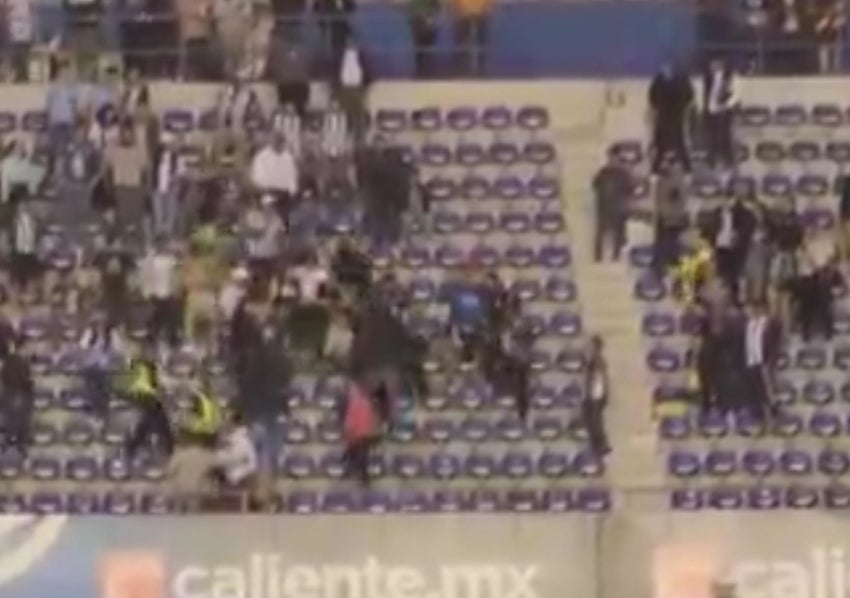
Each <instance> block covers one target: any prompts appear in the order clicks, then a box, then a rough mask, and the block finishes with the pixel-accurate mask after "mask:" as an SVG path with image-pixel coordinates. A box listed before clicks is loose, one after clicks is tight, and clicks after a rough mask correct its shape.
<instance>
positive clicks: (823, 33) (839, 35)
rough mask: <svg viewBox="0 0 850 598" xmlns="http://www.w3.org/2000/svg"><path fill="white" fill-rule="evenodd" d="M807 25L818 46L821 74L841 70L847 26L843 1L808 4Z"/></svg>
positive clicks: (818, 1)
mask: <svg viewBox="0 0 850 598" xmlns="http://www.w3.org/2000/svg"><path fill="white" fill-rule="evenodd" d="M807 8H808V10H809V13H810V14H808V15H806V16H807V19H806V20H807V21H809V22H808V23H806V24H807V25H808V26H809V28H810V29H811V31H810V34H811V36H812V37H813V38H814V39H815V40H816V41H817V44H818V67H819V69H820V72H821V73H834V72H837V71H840V70H841V53H842V50H843V46H842V42H843V39H844V28H845V26H846V25H847V15H846V7H845V5H844V2H842V1H841V0H815V1H814V2H810V3H808V4H807Z"/></svg>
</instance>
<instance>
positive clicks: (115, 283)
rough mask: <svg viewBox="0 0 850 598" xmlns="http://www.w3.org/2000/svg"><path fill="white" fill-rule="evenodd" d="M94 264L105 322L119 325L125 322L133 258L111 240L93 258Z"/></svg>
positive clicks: (110, 324) (115, 241) (115, 325)
mask: <svg viewBox="0 0 850 598" xmlns="http://www.w3.org/2000/svg"><path fill="white" fill-rule="evenodd" d="M94 265H95V266H96V267H97V269H98V274H99V277H100V296H101V300H102V302H103V307H104V311H105V312H106V323H107V325H109V326H111V327H113V326H114V327H120V326H121V325H123V324H124V322H125V317H126V313H127V308H128V307H129V281H128V278H129V276H130V273H131V272H132V270H133V266H134V263H133V259H132V258H131V257H130V256H129V255H128V254H127V253H126V252H124V251H122V250H121V249H120V247H119V242H118V241H117V239H116V240H111V241H110V242H109V245H108V246H107V247H106V248H105V249H104V251H101V252H100V253H99V254H98V255H97V256H96V258H95V261H94Z"/></svg>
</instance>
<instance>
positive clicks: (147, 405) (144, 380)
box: [127, 358, 174, 458]
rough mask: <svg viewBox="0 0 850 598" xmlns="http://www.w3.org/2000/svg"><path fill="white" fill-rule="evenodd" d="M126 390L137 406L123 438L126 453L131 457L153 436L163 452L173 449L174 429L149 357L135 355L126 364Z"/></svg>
mask: <svg viewBox="0 0 850 598" xmlns="http://www.w3.org/2000/svg"><path fill="white" fill-rule="evenodd" d="M129 382H130V384H129V389H128V394H129V396H130V399H131V400H132V401H133V402H135V403H136V405H137V407H138V409H139V415H140V417H139V421H138V423H137V424H136V428H135V429H134V430H133V433H132V434H131V435H130V438H128V440H127V455H128V456H129V457H131V458H132V457H133V456H134V455H135V454H136V452H137V451H138V450H139V447H141V446H142V445H143V444H145V443H146V442H148V441H150V440H151V439H152V438H154V437H157V438H158V439H159V442H160V443H162V448H163V450H164V451H165V454H166V455H167V456H169V457H170V456H171V453H173V452H174V433H173V432H172V430H171V423H170V422H169V420H168V413H167V412H166V409H165V405H163V403H162V397H161V396H160V388H159V377H158V375H157V368H156V364H155V363H154V362H153V361H152V360H148V359H143V358H136V359H134V360H133V361H132V363H131V364H130V381H129Z"/></svg>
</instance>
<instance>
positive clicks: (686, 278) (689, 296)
mask: <svg viewBox="0 0 850 598" xmlns="http://www.w3.org/2000/svg"><path fill="white" fill-rule="evenodd" d="M712 260H713V254H712V251H711V247H710V246H709V245H708V243H706V242H705V241H704V240H703V239H702V238H698V239H697V241H696V242H695V243H694V244H693V246H692V248H691V250H690V251H688V253H686V254H685V255H683V256H682V257H681V258H680V259H679V263H678V264H677V265H676V266H675V267H674V268H673V272H672V275H673V282H674V284H675V288H676V290H677V293H678V296H679V297H680V298H681V301H682V302H683V303H685V304H686V305H690V304H692V303H693V302H694V301H695V300H696V298H697V293H698V292H699V289H700V287H701V286H702V283H703V282H704V281H705V277H706V274H707V272H708V270H709V267H710V266H711V263H712Z"/></svg>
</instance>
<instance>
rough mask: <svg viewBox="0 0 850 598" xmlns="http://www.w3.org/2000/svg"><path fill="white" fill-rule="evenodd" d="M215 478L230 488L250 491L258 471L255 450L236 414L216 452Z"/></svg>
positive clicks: (240, 418) (246, 429)
mask: <svg viewBox="0 0 850 598" xmlns="http://www.w3.org/2000/svg"><path fill="white" fill-rule="evenodd" d="M215 461H216V469H215V470H214V471H215V473H216V477H217V478H218V479H219V480H220V481H221V482H222V483H223V484H225V485H227V486H229V487H231V488H242V489H250V488H251V487H252V485H253V482H254V481H255V478H256V476H257V473H258V471H259V458H258V456H257V450H256V448H255V447H254V444H253V442H252V440H251V434H250V431H249V430H248V426H247V425H246V424H245V421H244V419H243V418H242V416H241V415H239V414H238V413H237V414H235V415H234V416H233V418H232V420H231V423H230V426H228V429H227V430H226V431H225V432H224V438H223V441H222V444H221V447H220V448H219V449H218V450H217V451H216V458H215Z"/></svg>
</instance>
